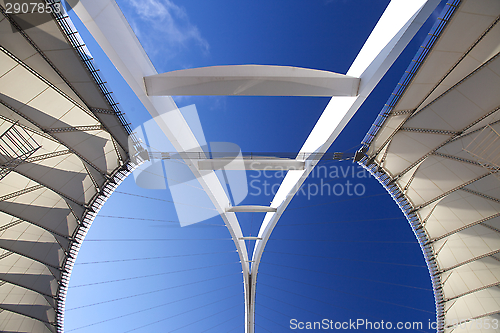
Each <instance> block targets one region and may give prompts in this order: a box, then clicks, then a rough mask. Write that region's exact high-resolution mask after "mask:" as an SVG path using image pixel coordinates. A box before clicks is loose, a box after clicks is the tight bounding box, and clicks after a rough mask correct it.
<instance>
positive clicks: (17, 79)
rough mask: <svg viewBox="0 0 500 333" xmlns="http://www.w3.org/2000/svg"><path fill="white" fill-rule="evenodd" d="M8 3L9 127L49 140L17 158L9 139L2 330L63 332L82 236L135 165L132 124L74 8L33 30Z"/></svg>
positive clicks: (2, 209)
mask: <svg viewBox="0 0 500 333" xmlns="http://www.w3.org/2000/svg"><path fill="white" fill-rule="evenodd" d="M30 2H32V3H34V2H39V3H44V4H45V1H42V0H39V1H34V0H31V1H30ZM56 3H57V1H56ZM0 11H1V12H2V14H1V15H0V134H2V133H4V132H6V131H14V130H17V131H18V133H21V136H24V137H25V139H26V140H28V141H30V142H32V143H33V142H35V143H36V145H35V144H33V145H34V146H36V147H38V146H39V148H38V149H36V150H35V151H31V152H30V155H26V156H24V157H22V158H21V157H18V158H16V159H11V158H10V157H9V156H10V155H8V154H7V153H5V151H8V148H9V147H10V146H12V144H10V146H9V143H8V140H2V137H0V179H1V176H3V179H1V181H0V331H2V332H62V330H63V316H64V302H65V297H66V291H67V287H68V282H69V275H70V273H71V269H72V267H73V263H74V260H75V259H76V255H77V253H78V249H79V247H80V244H81V242H82V240H83V238H84V236H85V234H86V232H87V230H88V228H89V227H90V224H91V222H92V220H93V218H94V217H95V215H96V214H97V212H98V210H99V209H100V207H101V205H102V204H103V203H104V201H105V200H106V198H107V197H108V196H109V195H110V194H111V193H112V191H113V190H114V188H116V186H118V184H119V183H120V182H121V180H122V179H124V177H125V176H126V175H127V174H128V173H129V172H130V171H131V164H130V159H129V156H128V147H127V139H128V135H129V131H128V129H127V126H126V125H125V123H124V122H123V119H122V118H121V117H120V114H119V113H118V112H117V111H118V110H117V108H116V105H114V102H113V100H112V97H110V96H109V93H108V91H107V90H106V87H105V86H104V84H103V83H102V81H100V79H99V77H98V76H97V74H96V73H95V69H94V67H93V65H92V63H91V60H89V57H90V55H89V54H88V52H87V51H86V48H85V47H83V46H79V47H78V50H77V49H76V48H75V47H76V46H78V45H76V44H77V43H80V42H81V39H79V37H78V36H77V35H76V34H71V33H70V32H71V31H72V29H73V28H72V25H71V22H70V21H69V19H68V18H66V17H65V15H63V14H60V15H55V16H49V15H50V14H39V13H36V15H38V17H36V15H31V16H30V15H29V14H28V15H23V17H22V19H23V20H24V21H25V22H28V23H29V22H31V21H30V20H35V19H36V20H38V21H37V22H43V21H46V22H45V23H42V24H40V25H38V26H34V27H31V28H26V29H25V30H23V28H22V26H20V25H19V24H20V23H19V22H20V21H19V19H20V18H19V17H18V16H16V15H9V14H7V13H5V1H4V0H0ZM40 15H47V18H46V19H45V20H40ZM8 133H10V132H8ZM3 138H6V136H3ZM21 141H22V140H21ZM19 142H20V141H18V142H17V143H18V144H19ZM10 148H11V147H10ZM4 149H5V151H4ZM14 150H16V149H14ZM26 157H27V158H26ZM9 163H10V164H9ZM8 166H11V167H10V168H8ZM12 166H14V167H13V168H12Z"/></svg>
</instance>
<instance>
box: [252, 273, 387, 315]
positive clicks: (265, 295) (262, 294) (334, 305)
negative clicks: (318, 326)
mask: <svg viewBox="0 0 500 333" xmlns="http://www.w3.org/2000/svg"><path fill="white" fill-rule="evenodd" d="M259 284H262V285H265V284H263V283H262V282H260V283H259ZM270 287H271V288H273V287H272V286H270ZM274 289H278V288H274ZM283 291H286V292H288V293H290V294H292V295H297V296H302V297H304V298H308V299H310V300H313V301H316V302H319V303H324V304H327V305H330V306H333V307H334V308H338V309H342V310H347V311H350V312H354V313H357V314H360V315H363V316H368V317H371V318H376V317H374V316H372V315H369V314H366V313H363V312H359V311H356V310H353V309H349V308H346V307H343V306H340V305H336V304H332V303H328V302H325V301H321V300H319V299H315V298H313V297H309V296H305V295H301V294H297V293H294V292H291V291H287V290H283ZM259 295H260V296H264V297H267V298H270V299H273V300H275V301H278V302H281V303H283V304H287V305H290V306H293V307H295V308H297V309H301V310H304V311H307V312H311V311H309V310H306V309H303V308H301V307H299V306H296V305H293V304H291V303H288V302H284V301H282V300H279V299H276V298H274V297H271V296H269V295H267V294H266V293H261V294H259ZM311 313H314V314H317V313H315V312H311ZM376 319H380V318H376Z"/></svg>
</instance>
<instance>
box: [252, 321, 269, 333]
mask: <svg viewBox="0 0 500 333" xmlns="http://www.w3.org/2000/svg"><path fill="white" fill-rule="evenodd" d="M255 326H257V327H260V328H262V329H263V330H265V331H268V332H270V333H273V332H271V331H270V330H268V329H267V328H265V327H264V326H260V325H259V324H257V323H255Z"/></svg>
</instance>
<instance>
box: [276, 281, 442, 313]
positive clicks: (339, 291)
mask: <svg viewBox="0 0 500 333" xmlns="http://www.w3.org/2000/svg"><path fill="white" fill-rule="evenodd" d="M275 277H277V278H280V279H283V280H287V281H291V282H295V283H301V284H304V285H308V286H312V287H316V288H321V289H326V290H331V291H334V292H337V293H341V294H346V295H349V296H354V297H359V298H365V299H369V300H372V301H377V302H381V303H387V304H391V305H397V306H401V307H404V308H409V309H413V310H418V311H422V312H428V313H434V312H431V311H427V310H423V309H418V308H412V307H409V306H406V305H401V304H397V303H392V302H389V301H384V300H381V299H378V298H372V297H367V296H361V295H357V294H353V293H349V292H347V291H343V290H338V289H332V288H327V287H323V286H320V285H317V284H313V283H308V282H303V281H298V280H293V279H289V278H285V277H282V276H275Z"/></svg>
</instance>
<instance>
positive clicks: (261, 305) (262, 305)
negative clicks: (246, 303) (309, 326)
mask: <svg viewBox="0 0 500 333" xmlns="http://www.w3.org/2000/svg"><path fill="white" fill-rule="evenodd" d="M258 306H259V307H263V308H266V309H269V310H271V311H274V312H276V313H279V314H280V315H282V316H284V317H287V318H290V315H287V314H284V313H283V312H280V311H278V310H276V309H273V308H270V307H268V306H265V305H264V304H260V303H259V304H258ZM256 307H257V306H256ZM310 312H311V313H313V312H312V311H310ZM316 314H317V315H318V316H322V315H320V314H319V313H316Z"/></svg>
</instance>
